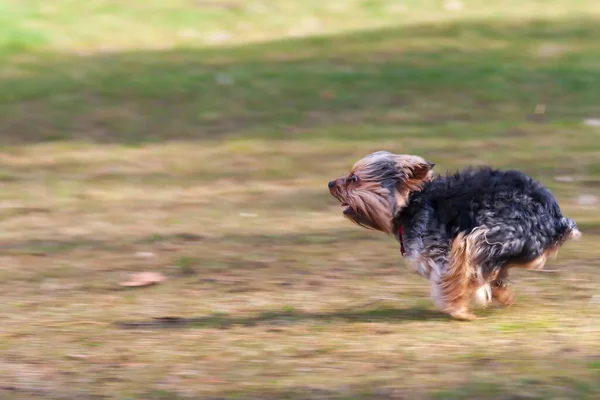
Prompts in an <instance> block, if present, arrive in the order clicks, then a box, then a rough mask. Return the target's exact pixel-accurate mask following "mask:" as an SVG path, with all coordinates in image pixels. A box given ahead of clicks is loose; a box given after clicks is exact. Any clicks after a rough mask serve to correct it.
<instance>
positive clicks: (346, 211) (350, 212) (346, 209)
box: [340, 202, 356, 215]
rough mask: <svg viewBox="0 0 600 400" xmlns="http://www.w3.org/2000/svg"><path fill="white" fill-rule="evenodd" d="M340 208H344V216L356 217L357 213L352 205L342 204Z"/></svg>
mask: <svg viewBox="0 0 600 400" xmlns="http://www.w3.org/2000/svg"><path fill="white" fill-rule="evenodd" d="M340 206H341V207H342V213H344V215H356V211H354V209H353V208H352V207H350V204H348V203H344V202H342V204H341V205H340Z"/></svg>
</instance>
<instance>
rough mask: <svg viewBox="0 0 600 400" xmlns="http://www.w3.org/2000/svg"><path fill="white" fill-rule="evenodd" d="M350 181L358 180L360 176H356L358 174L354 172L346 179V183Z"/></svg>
mask: <svg viewBox="0 0 600 400" xmlns="http://www.w3.org/2000/svg"><path fill="white" fill-rule="evenodd" d="M350 182H355V183H356V182H358V176H356V174H352V175H351V176H349V177H348V179H346V183H350Z"/></svg>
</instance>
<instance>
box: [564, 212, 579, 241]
mask: <svg viewBox="0 0 600 400" xmlns="http://www.w3.org/2000/svg"><path fill="white" fill-rule="evenodd" d="M560 226H561V231H562V232H563V233H562V235H561V241H562V242H566V241H567V240H577V239H579V238H580V237H581V231H580V230H579V228H577V223H576V222H575V221H574V220H572V219H570V218H565V217H562V218H561V219H560Z"/></svg>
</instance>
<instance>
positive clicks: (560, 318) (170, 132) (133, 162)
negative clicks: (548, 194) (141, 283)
mask: <svg viewBox="0 0 600 400" xmlns="http://www.w3.org/2000/svg"><path fill="white" fill-rule="evenodd" d="M450 3H451V2H444V1H433V0H431V1H417V0H410V1H409V0H406V1H372V0H368V1H366V0H333V1H330V2H322V1H312V0H303V1H299V0H298V1H292V0H270V1H259V0H250V1H244V2H238V1H236V0H230V1H226V0H222V1H221V0H215V1H196V2H194V1H187V0H179V1H169V2H166V1H158V0H151V1H145V2H139V1H111V0H88V1H85V2H74V1H67V0H54V1H52V2H48V1H37V0H20V1H16V0H13V1H6V0H4V1H0V61H1V62H0V88H2V90H0V122H1V123H0V145H1V148H0V184H1V185H2V189H3V190H2V191H0V277H1V278H2V279H0V289H1V290H0V302H1V303H2V305H3V307H2V308H1V309H0V318H2V327H1V328H0V337H1V338H2V340H1V341H0V377H1V378H0V398H4V397H6V398H31V397H35V398H49V399H50V398H52V399H58V398H75V397H82V398H85V397H90V398H115V399H134V398H136V399H137V398H146V399H163V398H164V399H167V398H168V399H188V398H224V399H225V398H226V399H235V398H239V399H245V398H265V399H284V398H285V399H307V398H310V399H325V398H326V399H396V398H411V399H413V398H414V399H420V398H422V399H453V398H456V399H458V398H461V399H462V398H472V399H481V398H491V399H509V398H511V399H526V398H527V399H533V398H540V399H542V398H544V399H547V398H548V399H552V398H563V399H564V398H573V399H592V398H597V397H598V395H599V394H600V386H599V385H598V360H600V322H599V319H598V315H599V314H598V313H599V312H600V303H599V302H598V296H599V295H600V293H599V292H598V288H600V281H599V280H598V274H597V269H598V266H599V263H598V258H599V256H600V250H599V249H598V248H597V246H596V243H597V242H598V240H599V239H600V238H599V235H600V217H599V216H598V207H599V206H600V203H593V204H582V203H581V202H580V201H579V199H580V196H582V195H587V196H590V195H591V196H592V198H594V197H593V196H596V198H597V197H600V161H599V160H600V140H599V138H600V129H599V128H597V127H592V126H587V125H586V124H585V123H584V120H585V119H586V118H600V107H599V105H598V104H599V103H598V101H599V100H600V95H599V93H600V72H598V71H600V69H599V67H600V50H599V49H598V45H597V38H598V37H600V24H599V21H600V4H598V2H597V1H587V0H585V1H584V0H581V1H567V0H554V1H541V0H540V1H525V2H523V1H508V0H503V1H500V0H497V1H477V0H469V1H462V2H461V4H462V8H461V9H459V10H452V8H453V7H454V8H456V4H457V3H456V2H454V6H452V4H450ZM444 4H446V6H445V5H444ZM448 4H450V6H448ZM447 8H450V9H447ZM539 105H545V106H546V109H545V113H544V114H543V115H539V114H535V110H536V107H538V106H539ZM378 149H387V150H390V151H394V152H403V153H414V154H419V155H421V156H423V157H425V158H427V159H428V160H430V161H432V162H435V163H436V165H437V167H436V168H437V169H439V171H444V170H454V169H456V168H460V167H463V166H465V165H468V164H493V165H495V166H499V167H510V168H519V169H522V170H524V171H526V172H528V173H530V174H531V175H532V176H534V177H535V178H536V179H538V180H540V181H542V182H543V183H544V184H546V185H548V187H550V188H551V189H552V190H553V192H554V193H555V194H556V196H557V197H558V198H559V201H560V203H561V206H562V208H563V210H564V212H565V214H566V215H568V216H569V217H571V218H574V219H575V220H576V221H577V222H578V223H579V225H580V227H581V228H582V230H583V232H584V238H583V239H582V240H581V241H579V242H576V243H569V244H568V245H567V246H565V247H564V248H563V250H561V252H560V255H559V257H558V259H557V260H553V261H552V262H551V263H550V265H549V266H548V269H550V270H555V271H558V272H547V273H533V272H528V273H526V272H522V271H521V272H517V273H515V278H514V280H515V283H514V287H515V290H516V292H517V296H518V297H517V303H516V304H515V305H514V306H513V307H511V308H508V309H499V308H491V309H488V310H477V314H478V315H479V316H481V319H479V320H477V321H474V322H472V323H461V322H458V321H452V320H450V319H448V318H447V317H445V316H444V315H442V314H440V313H439V312H437V311H436V310H435V309H434V307H433V305H432V303H431V301H430V299H429V296H428V286H427V282H425V281H424V280H422V279H421V278H419V277H418V276H416V274H414V272H412V271H411V269H410V268H409V266H408V265H407V264H406V263H405V261H404V260H402V259H401V257H400V255H399V250H398V246H397V244H396V243H394V242H393V241H392V240H391V239H388V238H385V237H382V236H381V235H378V234H376V233H373V232H368V231H364V230H361V229H360V228H358V227H355V226H353V225H350V223H349V222H347V221H345V220H344V219H343V218H342V217H341V215H340V212H339V206H338V205H337V202H336V201H335V200H334V199H332V198H331V197H330V196H329V194H328V193H327V190H326V186H325V185H326V183H327V181H328V180H330V179H331V178H334V177H337V176H340V175H343V174H344V173H345V171H347V170H348V168H349V167H350V166H351V165H352V163H353V162H354V161H355V160H356V159H357V158H359V157H362V156H363V155H365V154H366V153H368V152H370V151H373V150H378ZM561 177H562V178H561ZM564 177H568V178H570V179H566V180H565V179H564ZM141 271H159V272H162V273H164V274H166V275H167V276H168V278H169V279H168V280H167V281H165V282H162V283H160V284H157V285H154V286H149V287H144V288H135V289H126V288H123V287H121V286H119V282H122V281H124V280H127V279H128V275H129V274H130V273H135V272H141ZM373 298H383V300H382V301H380V302H379V303H372V304H370V303H369V302H370V301H371V300H373ZM390 298H396V299H397V300H393V299H390ZM156 318H158V319H156ZM160 318H163V319H160Z"/></svg>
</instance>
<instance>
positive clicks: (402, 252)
mask: <svg viewBox="0 0 600 400" xmlns="http://www.w3.org/2000/svg"><path fill="white" fill-rule="evenodd" d="M398 241H399V242H400V254H402V257H404V254H406V251H405V250H404V241H403V240H402V225H400V226H399V227H398Z"/></svg>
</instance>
